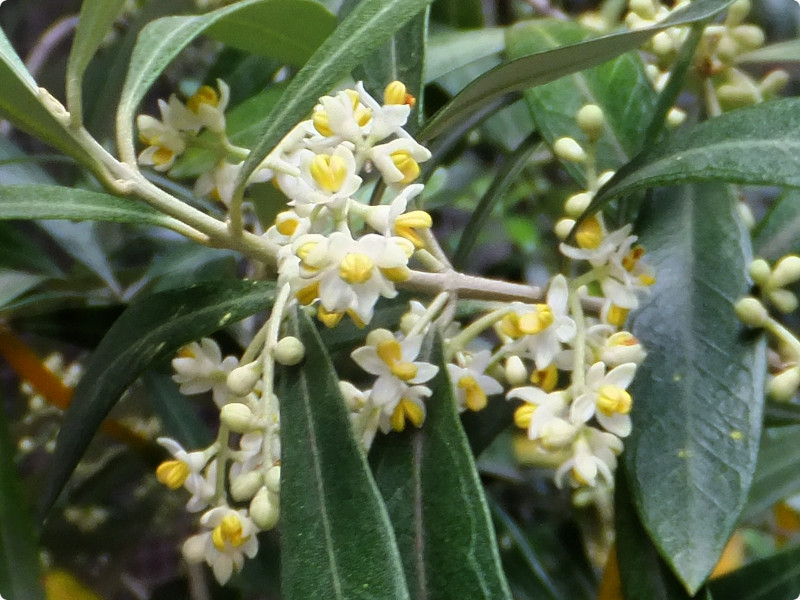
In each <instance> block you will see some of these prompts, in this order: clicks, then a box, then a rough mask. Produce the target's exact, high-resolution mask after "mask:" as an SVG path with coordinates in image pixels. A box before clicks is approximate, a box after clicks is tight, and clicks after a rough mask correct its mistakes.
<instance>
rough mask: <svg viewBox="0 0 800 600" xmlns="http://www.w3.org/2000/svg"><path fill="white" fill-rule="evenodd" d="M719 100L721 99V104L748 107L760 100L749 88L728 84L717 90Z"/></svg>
mask: <svg viewBox="0 0 800 600" xmlns="http://www.w3.org/2000/svg"><path fill="white" fill-rule="evenodd" d="M717 98H719V100H720V102H723V103H725V104H730V105H735V106H746V105H748V104H753V103H754V102H756V101H757V100H758V99H757V98H756V97H755V95H754V94H753V90H752V89H751V88H750V87H749V86H747V87H745V86H742V85H731V84H727V83H726V84H724V85H721V86H719V87H718V88H717Z"/></svg>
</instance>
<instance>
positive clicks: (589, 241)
mask: <svg viewBox="0 0 800 600" xmlns="http://www.w3.org/2000/svg"><path fill="white" fill-rule="evenodd" d="M575 241H576V242H578V246H580V247H581V248H584V249H589V250H593V249H594V248H597V247H598V246H600V244H601V243H602V242H603V226H602V225H601V224H600V219H598V218H597V215H593V216H591V217H589V218H588V219H586V220H585V221H584V222H583V223H581V224H580V226H579V227H578V233H577V234H576V235H575Z"/></svg>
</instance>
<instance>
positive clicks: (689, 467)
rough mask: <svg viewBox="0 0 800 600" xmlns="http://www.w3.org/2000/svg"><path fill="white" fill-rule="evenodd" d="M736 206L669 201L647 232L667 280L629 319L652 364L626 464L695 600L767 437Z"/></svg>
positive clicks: (688, 191)
mask: <svg viewBox="0 0 800 600" xmlns="http://www.w3.org/2000/svg"><path fill="white" fill-rule="evenodd" d="M735 203H736V198H735V197H734V195H733V194H731V193H730V191H729V190H728V189H727V188H725V187H722V186H715V185H695V186H684V187H681V188H673V189H669V190H663V191H659V192H656V193H655V194H654V197H653V198H652V199H651V200H650V202H649V203H648V204H647V205H646V207H645V210H644V211H643V213H642V217H641V221H640V228H639V233H640V241H641V242H642V244H643V245H644V246H645V248H647V250H648V253H647V255H646V260H647V262H648V263H650V264H652V265H653V266H654V267H655V271H656V278H657V282H656V284H655V285H654V286H653V288H652V293H651V294H650V295H649V296H647V297H646V298H645V299H644V301H643V302H642V306H641V307H640V308H639V310H638V312H636V313H635V314H634V315H633V317H632V320H631V324H632V327H633V332H634V334H635V335H636V336H637V337H638V338H639V339H640V340H641V342H642V344H643V345H644V347H645V348H646V349H647V353H648V354H647V358H646V360H645V362H644V363H643V364H642V365H641V367H640V369H639V371H638V372H637V374H636V379H635V381H634V383H633V386H632V392H631V393H632V396H633V398H634V405H635V407H634V411H633V413H632V417H633V432H632V434H631V436H630V438H629V439H628V440H627V441H626V444H625V445H626V448H627V450H626V453H627V461H626V466H627V468H628V475H629V480H630V481H631V487H632V488H633V492H634V495H635V500H636V506H637V508H638V510H639V514H640V515H641V517H642V522H643V524H644V526H645V528H646V529H647V531H648V532H649V534H650V536H651V538H652V539H653V541H654V543H655V545H656V546H657V547H658V548H659V550H660V552H661V553H662V555H663V556H664V557H665V559H666V560H667V562H668V563H669V564H670V565H671V566H672V568H673V569H674V570H675V572H676V574H677V575H678V577H679V579H681V581H683V583H684V585H685V586H686V588H687V589H688V590H689V591H690V592H691V593H694V592H696V591H697V589H698V588H699V587H700V585H702V583H703V581H704V580H705V578H706V577H707V576H708V574H709V573H710V572H711V569H712V568H713V567H714V564H715V563H716V562H717V559H718V557H719V555H720V553H721V552H722V549H723V547H724V546H725V543H726V542H727V540H728V537H729V536H730V534H731V532H732V531H733V527H734V526H735V524H736V522H737V520H738V517H739V513H740V512H741V511H742V508H743V507H744V503H745V500H746V497H747V493H748V490H749V487H750V482H751V480H752V477H753V472H754V471H755V466H756V457H757V452H758V443H759V437H760V432H761V414H762V403H763V397H764V389H763V388H764V379H765V376H766V358H765V352H764V343H763V340H759V339H756V340H754V339H752V336H748V335H747V332H746V331H745V329H744V327H743V326H742V325H741V323H740V322H739V320H738V319H737V318H736V316H735V314H734V311H733V303H734V302H735V301H736V300H737V299H738V298H740V297H741V296H743V295H745V294H746V293H747V292H748V288H749V282H748V280H747V278H746V275H745V273H746V269H747V264H748V261H749V260H750V248H749V236H748V235H747V233H746V231H744V227H743V226H742V225H741V223H740V222H739V219H738V213H737V211H736V208H735ZM667 507H668V508H667Z"/></svg>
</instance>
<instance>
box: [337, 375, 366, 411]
mask: <svg viewBox="0 0 800 600" xmlns="http://www.w3.org/2000/svg"><path fill="white" fill-rule="evenodd" d="M339 391H340V392H341V393H342V396H343V397H344V403H345V404H346V405H347V408H348V410H350V412H355V411H357V410H361V409H362V408H363V407H364V404H365V398H364V392H362V391H361V390H359V389H358V388H357V387H356V386H354V385H353V384H352V383H350V382H349V381H340V382H339Z"/></svg>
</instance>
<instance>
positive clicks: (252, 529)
mask: <svg viewBox="0 0 800 600" xmlns="http://www.w3.org/2000/svg"><path fill="white" fill-rule="evenodd" d="M200 524H201V525H202V526H203V527H204V528H206V529H207V530H208V531H206V532H204V533H201V534H198V535H194V536H192V537H190V538H189V539H188V540H186V542H185V543H184V545H183V555H184V557H185V558H186V560H188V561H189V562H193V563H196V562H201V561H203V560H205V561H206V563H208V565H209V566H210V567H211V569H212V570H213V571H214V577H216V578H217V581H219V582H220V583H221V584H224V583H226V582H227V581H228V580H229V579H230V578H231V575H232V574H233V572H234V570H235V571H237V572H238V571H239V570H241V568H242V566H243V565H244V557H245V556H247V557H249V558H253V557H254V556H255V555H256V554H257V553H258V538H257V537H256V533H258V528H257V527H256V525H255V523H253V521H252V520H251V519H250V517H249V515H248V511H247V510H234V509H233V508H230V507H229V506H218V507H216V508H213V509H211V510H210V511H208V512H207V513H206V514H204V515H203V517H202V518H201V519H200Z"/></svg>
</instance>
